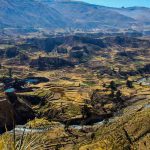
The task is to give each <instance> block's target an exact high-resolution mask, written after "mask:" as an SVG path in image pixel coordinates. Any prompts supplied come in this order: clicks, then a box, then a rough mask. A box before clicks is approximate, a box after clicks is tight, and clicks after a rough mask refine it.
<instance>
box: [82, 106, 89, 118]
mask: <svg viewBox="0 0 150 150" xmlns="http://www.w3.org/2000/svg"><path fill="white" fill-rule="evenodd" d="M81 113H82V116H83V119H85V118H88V117H90V116H91V112H90V109H89V108H88V106H87V105H84V106H83V108H82V110H81Z"/></svg>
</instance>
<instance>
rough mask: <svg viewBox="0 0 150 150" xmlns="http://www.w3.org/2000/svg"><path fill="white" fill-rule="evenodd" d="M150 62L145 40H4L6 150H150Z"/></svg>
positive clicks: (0, 123)
mask: <svg viewBox="0 0 150 150" xmlns="http://www.w3.org/2000/svg"><path fill="white" fill-rule="evenodd" d="M149 58H150V38H149V37H143V36H134V35H122V34H120V35H118V34H112V35H109V36H108V35H103V36H102V35H99V34H94V33H93V34H80V35H79V34H74V35H69V34H67V35H63V34H62V35H61V34H60V35H49V36H47V35H45V36H40V37H36V38H35V37H34V36H33V37H32V36H22V37H18V38H14V39H12V38H10V37H4V38H3V39H1V40H0V59H1V62H0V129H1V133H3V134H2V136H0V149H3V148H4V147H5V146H6V145H7V146H8V147H9V146H10V149H11V146H12V147H13V145H14V142H11V141H13V140H14V135H15V139H16V142H18V143H19V142H21V143H23V144H22V145H23V146H24V145H27V144H26V143H29V142H30V140H31V139H32V137H33V139H34V138H35V137H36V138H35V140H33V141H34V142H32V143H31V145H30V146H33V147H36V146H37V149H48V150H49V149H52V150H53V149H54V150H55V149H56V150H57V149H64V150H71V149H80V150H101V149H102V150H108V149H110V150H123V149H127V150H128V149H138V150H146V149H147V150H148V149H150V134H149V132H150V125H149V124H150V60H149ZM6 139H9V140H6ZM20 139H22V140H20ZM16 147H17V146H16Z"/></svg>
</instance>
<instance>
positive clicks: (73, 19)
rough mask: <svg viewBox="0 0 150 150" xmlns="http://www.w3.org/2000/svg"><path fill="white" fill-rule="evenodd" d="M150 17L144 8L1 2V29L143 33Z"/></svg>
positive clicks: (53, 0)
mask: <svg viewBox="0 0 150 150" xmlns="http://www.w3.org/2000/svg"><path fill="white" fill-rule="evenodd" d="M149 14H150V8H145V7H130V8H111V7H104V6H99V5H93V4H88V3H85V2H80V1H73V0H22V1H21V0H1V5H0V28H25V29H31V31H32V29H35V28H44V29H51V30H55V29H64V30H65V29H68V28H69V29H73V30H74V29H81V30H84V31H87V30H88V31H89V30H96V29H101V30H110V29H111V30H112V31H113V30H114V29H117V30H122V29H123V30H124V29H140V30H141V29H142V30H143V29H144V28H145V26H146V27H147V26H148V27H149V25H150V18H149V17H148V16H149ZM137 27H138V28H137Z"/></svg>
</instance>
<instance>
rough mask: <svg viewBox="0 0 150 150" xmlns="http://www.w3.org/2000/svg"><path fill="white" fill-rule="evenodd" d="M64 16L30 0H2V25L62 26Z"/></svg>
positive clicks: (16, 26)
mask: <svg viewBox="0 0 150 150" xmlns="http://www.w3.org/2000/svg"><path fill="white" fill-rule="evenodd" d="M63 19H64V18H63V17H62V16H61V14H60V13H59V12H57V11H56V10H55V9H53V8H47V7H46V6H45V5H43V4H41V3H38V2H35V1H30V0H21V1H18V0H17V1H16V0H1V5H0V27H9V28H33V29H34V28H51V29H52V28H53V29H54V28H55V29H56V28H62V27H64V26H65V24H66V23H65V21H64V20H63Z"/></svg>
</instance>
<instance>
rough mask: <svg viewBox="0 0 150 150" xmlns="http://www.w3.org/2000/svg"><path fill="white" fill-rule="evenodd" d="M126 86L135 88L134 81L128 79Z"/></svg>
mask: <svg viewBox="0 0 150 150" xmlns="http://www.w3.org/2000/svg"><path fill="white" fill-rule="evenodd" d="M126 86H127V87H128V88H133V82H132V81H131V80H127V82H126Z"/></svg>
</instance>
